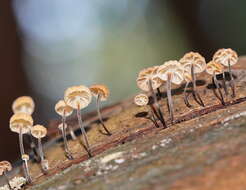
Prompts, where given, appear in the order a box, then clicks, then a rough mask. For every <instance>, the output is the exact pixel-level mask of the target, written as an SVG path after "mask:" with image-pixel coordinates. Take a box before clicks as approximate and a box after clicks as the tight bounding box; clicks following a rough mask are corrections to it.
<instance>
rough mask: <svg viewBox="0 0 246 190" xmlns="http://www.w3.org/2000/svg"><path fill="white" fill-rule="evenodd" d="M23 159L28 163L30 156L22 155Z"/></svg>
mask: <svg viewBox="0 0 246 190" xmlns="http://www.w3.org/2000/svg"><path fill="white" fill-rule="evenodd" d="M21 159H22V160H24V161H28V160H29V159H30V157H29V155H28V154H23V155H21Z"/></svg>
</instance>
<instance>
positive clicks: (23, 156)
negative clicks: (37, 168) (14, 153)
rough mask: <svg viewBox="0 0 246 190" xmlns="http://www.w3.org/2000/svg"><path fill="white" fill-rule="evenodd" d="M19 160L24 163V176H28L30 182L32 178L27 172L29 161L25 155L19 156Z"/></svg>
mask: <svg viewBox="0 0 246 190" xmlns="http://www.w3.org/2000/svg"><path fill="white" fill-rule="evenodd" d="M21 159H22V160H23V161H24V163H25V166H26V171H25V172H26V174H25V175H27V176H28V179H29V180H30V181H32V178H31V175H30V171H29V167H28V161H29V159H30V158H29V155H27V154H23V155H21Z"/></svg>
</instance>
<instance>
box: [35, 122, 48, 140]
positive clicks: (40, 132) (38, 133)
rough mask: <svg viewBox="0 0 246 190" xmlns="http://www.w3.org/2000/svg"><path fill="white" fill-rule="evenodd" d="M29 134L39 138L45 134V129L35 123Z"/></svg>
mask: <svg viewBox="0 0 246 190" xmlns="http://www.w3.org/2000/svg"><path fill="white" fill-rule="evenodd" d="M31 134H32V136H34V137H35V138H37V139H40V138H43V137H45V136H46V135H47V129H46V128H45V127H44V126H43V125H35V126H33V128H32V129H31Z"/></svg>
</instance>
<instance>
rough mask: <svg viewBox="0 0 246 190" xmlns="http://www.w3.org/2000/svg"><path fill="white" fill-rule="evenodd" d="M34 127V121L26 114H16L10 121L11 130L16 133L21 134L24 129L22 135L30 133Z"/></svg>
mask: <svg viewBox="0 0 246 190" xmlns="http://www.w3.org/2000/svg"><path fill="white" fill-rule="evenodd" d="M32 126H33V119H32V117H31V116H30V115H29V114H26V113H16V114H14V115H13V116H12V117H11V118H10V121H9V127H10V130H11V131H13V132H15V133H20V129H22V134H25V133H28V132H29V131H30V129H31V128H32Z"/></svg>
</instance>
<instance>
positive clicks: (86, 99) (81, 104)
mask: <svg viewBox="0 0 246 190" xmlns="http://www.w3.org/2000/svg"><path fill="white" fill-rule="evenodd" d="M91 100H92V95H91V91H90V89H89V88H87V87H86V86H83V85H80V86H72V87H69V88H68V89H67V90H66V91H65V93H64V101H65V102H66V104H67V105H68V106H70V107H72V108H73V109H76V110H77V118H78V122H79V127H80V130H81V133H82V136H83V140H84V143H85V146H86V149H87V151H88V154H89V155H90V145H89V141H88V137H87V134H86V131H85V126H84V124H83V122H82V117H81V109H83V108H85V107H87V106H88V105H89V104H90V103H91Z"/></svg>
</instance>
